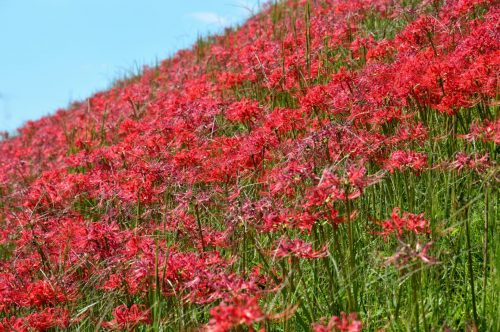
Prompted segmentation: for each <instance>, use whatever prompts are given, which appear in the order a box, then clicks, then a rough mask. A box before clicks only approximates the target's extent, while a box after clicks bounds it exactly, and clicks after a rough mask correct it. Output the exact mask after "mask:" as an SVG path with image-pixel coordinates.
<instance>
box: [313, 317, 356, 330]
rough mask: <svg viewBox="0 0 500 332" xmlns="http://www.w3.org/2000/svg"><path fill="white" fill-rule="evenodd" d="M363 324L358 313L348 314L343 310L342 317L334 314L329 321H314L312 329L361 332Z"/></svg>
mask: <svg viewBox="0 0 500 332" xmlns="http://www.w3.org/2000/svg"><path fill="white" fill-rule="evenodd" d="M323 321H326V319H323ZM362 326H363V324H362V323H361V321H360V320H358V315H357V314H356V313H351V314H349V315H347V314H346V313H344V312H342V313H341V317H338V316H332V318H330V319H329V320H328V322H327V323H323V322H322V323H313V324H312V329H313V331H314V332H360V331H361V330H362Z"/></svg>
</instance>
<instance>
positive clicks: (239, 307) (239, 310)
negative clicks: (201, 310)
mask: <svg viewBox="0 0 500 332" xmlns="http://www.w3.org/2000/svg"><path fill="white" fill-rule="evenodd" d="M258 300H259V299H258V297H256V296H250V295H246V294H240V295H237V296H235V297H234V298H233V299H232V300H231V302H229V303H226V302H222V303H221V304H219V305H218V306H216V307H214V308H212V309H211V310H210V315H212V318H211V319H210V322H209V323H208V325H207V326H206V327H205V331H206V332H226V331H230V330H231V328H233V327H237V326H246V327H248V328H249V329H250V331H253V329H252V325H253V324H254V323H258V322H260V321H262V320H264V319H265V318H266V315H265V314H264V313H263V312H262V310H261V308H260V307H259V303H258Z"/></svg>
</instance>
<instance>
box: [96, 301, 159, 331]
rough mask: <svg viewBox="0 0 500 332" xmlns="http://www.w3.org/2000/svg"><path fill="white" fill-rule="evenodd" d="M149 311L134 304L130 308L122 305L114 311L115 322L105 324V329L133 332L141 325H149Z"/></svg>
mask: <svg viewBox="0 0 500 332" xmlns="http://www.w3.org/2000/svg"><path fill="white" fill-rule="evenodd" d="M149 323H150V319H149V311H148V310H144V308H143V307H142V306H139V305H137V304H132V306H130V308H128V307H127V306H126V305H124V304H122V305H119V306H118V307H116V308H115V309H114V310H113V320H111V321H109V322H105V323H104V324H103V327H106V328H108V329H111V330H119V329H127V330H133V329H134V328H135V327H137V326H138V325H139V324H149Z"/></svg>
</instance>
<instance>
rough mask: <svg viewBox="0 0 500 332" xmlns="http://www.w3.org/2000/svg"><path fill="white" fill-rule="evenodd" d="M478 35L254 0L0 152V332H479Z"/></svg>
mask: <svg viewBox="0 0 500 332" xmlns="http://www.w3.org/2000/svg"><path fill="white" fill-rule="evenodd" d="M499 22H500V3H499V2H498V1H495V0H446V1H442V0H423V1H416V0H401V1H393V0H287V1H278V2H270V3H268V4H267V5H264V7H263V9H262V11H261V12H260V13H258V14H257V15H255V16H253V17H252V18H250V19H249V20H248V21H247V22H246V23H245V24H243V25H242V26H241V27H238V28H234V29H226V31H225V33H224V34H221V35H218V36H212V37H208V38H200V39H199V40H198V42H197V43H196V44H195V45H194V46H193V48H192V49H190V50H184V51H180V52H178V53H177V54H176V55H175V56H174V57H172V58H170V59H167V60H164V61H163V62H161V63H160V64H158V66H156V67H146V68H144V69H143V70H142V72H141V73H139V74H137V75H134V76H132V77H128V78H126V79H124V80H121V81H118V82H116V83H115V84H114V85H113V87H112V88H110V89H109V90H108V91H104V92H99V93H97V94H95V95H93V96H91V97H90V98H88V99H87V100H84V101H81V102H77V103H74V104H72V105H70V106H69V107H68V108H67V109H61V110H58V111H57V112H56V113H55V114H54V115H53V116H48V117H45V118H42V119H40V120H37V121H32V122H29V123H27V124H26V125H25V126H24V127H22V128H21V129H19V132H18V134H17V135H15V136H13V137H9V136H8V135H7V134H5V135H3V139H2V140H1V141H0V331H46V330H50V331H61V330H81V331H87V330H88V331H96V330H122V331H198V330H201V331H212V332H222V331H283V332H285V331H315V332H323V331H328V332H329V331H335V332H337V331H351V332H355V331H362V330H363V331H500V318H499V317H500V305H499V303H500V235H499V234H500V232H499V229H498V228H499V226H500V225H499V223H498V220H499V219H500V218H499V217H500V210H499V208H500V207H499V203H500V201H499V193H498V188H499V183H500V168H499V163H498V160H499V153H500V149H499V144H500V118H499V115H498V113H499V112H498V109H499V106H500V104H499V98H498V96H499V92H500V91H499V73H500V71H499V69H500V24H499ZM48 79H49V78H48Z"/></svg>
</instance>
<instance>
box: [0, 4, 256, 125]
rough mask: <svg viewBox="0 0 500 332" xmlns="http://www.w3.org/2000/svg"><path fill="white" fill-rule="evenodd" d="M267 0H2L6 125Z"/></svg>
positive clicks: (0, 74) (85, 92)
mask: <svg viewBox="0 0 500 332" xmlns="http://www.w3.org/2000/svg"><path fill="white" fill-rule="evenodd" d="M259 3H260V1H259V0H0V43H1V44H0V131H4V130H7V131H14V130H15V129H16V128H18V127H20V126H21V125H22V124H23V123H24V122H25V121H27V120H31V119H37V118H40V117H41V116H44V115H47V114H50V113H51V112H54V111H55V110H56V109H58V108H62V107H66V106H67V105H68V104H69V103H70V102H72V101H77V100H82V99H84V98H86V97H88V96H90V95H91V94H92V93H94V92H96V91H99V90H103V89H105V88H107V87H109V86H110V84H111V83H112V82H113V80H114V79H117V78H120V77H122V76H123V75H124V74H127V73H130V72H131V71H134V70H135V69H136V68H141V67H142V66H143V65H144V64H154V63H155V62H156V60H158V61H159V60H162V59H165V58H167V57H169V56H171V55H173V54H174V53H175V52H176V51H177V50H179V49H182V48H186V47H190V46H191V45H192V44H193V42H194V41H195V40H196V38H197V36H198V35H199V34H201V35H206V34H207V33H214V32H218V31H221V30H222V29H223V27H224V26H228V25H234V24H237V23H241V22H243V21H244V20H245V19H246V18H247V17H248V16H249V15H250V14H251V11H254V12H255V11H257V10H258V5H259Z"/></svg>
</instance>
